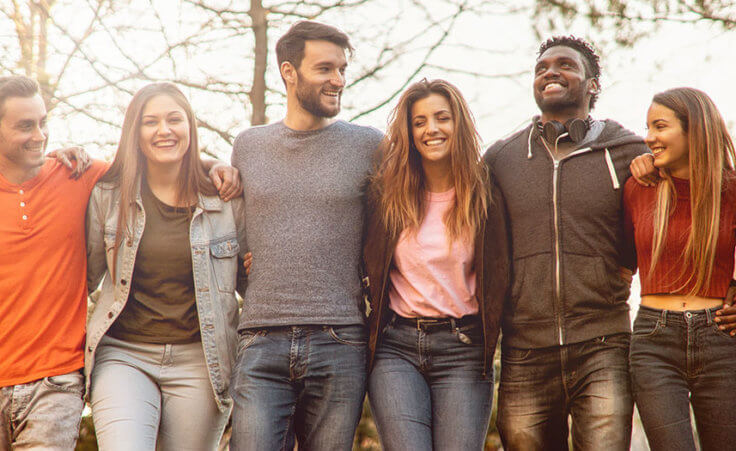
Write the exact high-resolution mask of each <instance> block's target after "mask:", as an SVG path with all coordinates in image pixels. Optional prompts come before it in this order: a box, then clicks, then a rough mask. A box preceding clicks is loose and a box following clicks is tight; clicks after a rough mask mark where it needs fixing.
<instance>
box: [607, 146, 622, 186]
mask: <svg viewBox="0 0 736 451" xmlns="http://www.w3.org/2000/svg"><path fill="white" fill-rule="evenodd" d="M603 158H604V159H605V160H606V165H607V166H608V173H609V174H610V175H611V183H613V189H619V188H621V185H620V184H619V183H618V177H617V176H616V168H615V167H614V166H613V160H611V152H609V151H608V147H606V149H605V152H604V153H603Z"/></svg>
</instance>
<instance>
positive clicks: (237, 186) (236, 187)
mask: <svg viewBox="0 0 736 451" xmlns="http://www.w3.org/2000/svg"><path fill="white" fill-rule="evenodd" d="M228 169H232V171H233V184H232V188H231V189H230V191H229V192H228V193H227V200H230V199H233V198H236V197H238V196H240V195H241V194H243V181H242V180H241V179H240V171H238V170H237V169H235V168H232V167H231V168H228Z"/></svg>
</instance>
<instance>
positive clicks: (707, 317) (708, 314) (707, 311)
mask: <svg viewBox="0 0 736 451" xmlns="http://www.w3.org/2000/svg"><path fill="white" fill-rule="evenodd" d="M705 324H707V325H711V324H713V313H711V311H710V309H709V308H707V309H705Z"/></svg>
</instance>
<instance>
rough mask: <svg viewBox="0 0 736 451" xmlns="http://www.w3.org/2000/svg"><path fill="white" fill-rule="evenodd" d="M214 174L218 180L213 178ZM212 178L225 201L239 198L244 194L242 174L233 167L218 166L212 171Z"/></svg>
mask: <svg viewBox="0 0 736 451" xmlns="http://www.w3.org/2000/svg"><path fill="white" fill-rule="evenodd" d="M213 174H214V175H215V176H216V178H213ZM210 178H212V181H213V183H215V187H216V188H217V191H218V193H219V195H220V198H221V199H222V200H224V201H226V202H227V201H229V200H230V199H232V198H234V197H236V196H239V195H240V194H241V193H242V192H243V184H242V182H241V180H240V172H239V171H238V170H237V169H235V168H234V167H232V166H227V165H225V164H217V165H215V166H214V167H213V168H212V169H211V170H210Z"/></svg>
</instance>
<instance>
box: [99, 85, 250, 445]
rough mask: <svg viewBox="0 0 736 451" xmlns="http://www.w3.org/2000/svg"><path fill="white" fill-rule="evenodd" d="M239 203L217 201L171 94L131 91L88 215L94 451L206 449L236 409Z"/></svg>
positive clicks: (191, 129) (184, 107)
mask: <svg viewBox="0 0 736 451" xmlns="http://www.w3.org/2000/svg"><path fill="white" fill-rule="evenodd" d="M243 220H244V216H243V203H242V200H241V199H236V200H234V201H232V202H223V201H222V200H221V199H220V198H218V197H217V195H216V190H215V187H214V186H213V185H212V184H211V182H210V181H209V180H208V178H207V176H206V172H205V170H204V168H203V166H202V161H201V160H200V154H199V147H198V142H197V128H196V119H195V117H194V113H193V111H192V108H191V106H190V105H189V102H188V101H187V99H186V98H185V97H184V95H183V94H182V93H181V91H180V90H179V89H178V88H176V87H175V86H174V85H173V84H170V83H156V84H151V85H148V86H146V87H144V88H143V89H141V90H140V91H138V92H137V93H136V94H135V96H134V97H133V100H132V101H131V103H130V105H129V106H128V109H127V112H126V114H125V120H124V122H123V129H122V136H121V140H120V144H119V146H118V150H117V153H116V155H115V159H114V161H113V163H112V166H111V168H110V170H109V171H108V172H107V174H106V175H105V176H104V177H103V178H102V179H101V180H100V182H99V183H98V184H97V185H96V186H95V188H94V190H93V191H92V196H91V199H90V202H89V207H88V211H87V256H88V268H87V275H88V284H89V289H90V291H92V290H94V289H95V288H97V286H98V285H99V283H100V280H101V279H102V278H103V275H104V282H103V284H102V293H101V295H100V297H99V299H98V301H97V302H96V305H95V306H94V310H93V311H92V312H91V314H90V317H89V320H88V330H87V343H86V347H85V372H86V375H87V384H88V387H87V388H88V394H89V396H90V398H91V406H92V415H93V419H94V424H95V429H96V433H97V437H98V441H99V444H100V447H101V449H105V450H108V449H113V450H114V449H140V450H153V449H164V450H166V449H171V450H184V449H192V450H205V449H213V448H215V447H216V446H217V443H218V441H219V439H220V436H221V435H222V431H223V429H224V427H225V423H226V422H227V418H228V415H229V412H230V409H231V406H232V400H231V399H230V397H229V396H228V384H229V379H230V370H231V368H232V364H233V361H234V359H235V352H236V344H237V333H236V327H237V324H238V305H237V301H236V299H235V288H236V286H237V287H238V288H241V287H242V286H244V283H243V282H241V283H240V284H238V283H237V281H238V280H243V279H242V278H238V277H236V274H237V272H238V271H237V268H238V266H239V265H238V257H239V256H240V257H242V256H243V252H244V251H245V243H244V242H243V236H244V227H243Z"/></svg>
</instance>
